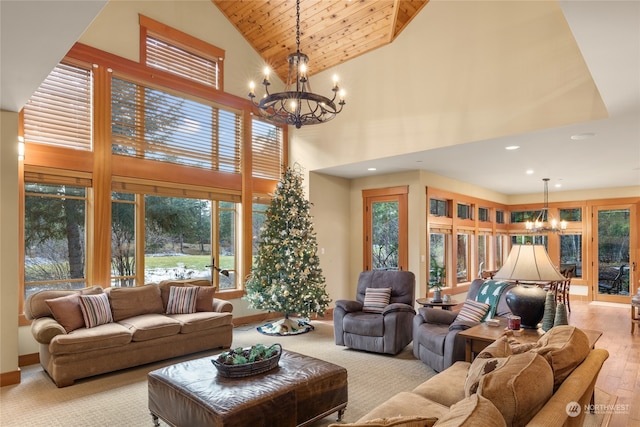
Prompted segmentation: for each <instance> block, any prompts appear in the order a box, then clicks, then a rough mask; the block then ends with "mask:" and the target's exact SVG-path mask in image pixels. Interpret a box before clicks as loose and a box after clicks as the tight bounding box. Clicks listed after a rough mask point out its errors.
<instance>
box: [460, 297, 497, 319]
mask: <svg viewBox="0 0 640 427" xmlns="http://www.w3.org/2000/svg"><path fill="white" fill-rule="evenodd" d="M489 307H491V306H490V305H489V304H486V303H484V302H480V301H474V300H471V299H468V300H466V301H465V302H464V304H463V305H462V308H461V309H460V312H459V313H458V317H456V320H465V321H468V322H479V321H480V320H482V318H483V317H484V315H485V314H487V312H488V311H489Z"/></svg>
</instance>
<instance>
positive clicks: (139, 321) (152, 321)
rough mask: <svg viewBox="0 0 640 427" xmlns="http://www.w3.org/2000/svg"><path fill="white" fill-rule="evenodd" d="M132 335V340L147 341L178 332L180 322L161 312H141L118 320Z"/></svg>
mask: <svg viewBox="0 0 640 427" xmlns="http://www.w3.org/2000/svg"><path fill="white" fill-rule="evenodd" d="M118 323H120V324H121V325H122V326H124V327H125V328H127V329H128V330H129V332H131V334H132V335H133V337H132V339H131V340H132V341H148V340H152V339H156V338H162V337H168V336H171V335H175V334H177V333H179V332H180V327H181V326H182V325H181V324H180V322H178V321H177V320H175V319H172V318H171V317H169V316H165V315H162V314H141V315H140V316H133V317H127V318H126V319H123V320H121V321H119V322H118Z"/></svg>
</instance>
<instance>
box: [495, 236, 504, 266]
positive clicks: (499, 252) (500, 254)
mask: <svg viewBox="0 0 640 427" xmlns="http://www.w3.org/2000/svg"><path fill="white" fill-rule="evenodd" d="M503 242H504V237H503V236H502V235H501V234H498V235H497V236H496V270H500V268H501V267H502V260H503V259H504V244H503Z"/></svg>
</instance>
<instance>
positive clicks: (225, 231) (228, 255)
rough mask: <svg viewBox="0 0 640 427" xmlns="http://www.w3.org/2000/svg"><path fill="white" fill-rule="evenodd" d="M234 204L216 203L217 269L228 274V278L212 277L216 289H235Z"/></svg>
mask: <svg viewBox="0 0 640 427" xmlns="http://www.w3.org/2000/svg"><path fill="white" fill-rule="evenodd" d="M236 206H237V205H236V203H231V202H218V221H217V222H218V227H217V231H218V257H217V259H218V267H220V268H221V269H223V270H227V271H228V272H229V276H225V275H222V274H218V275H217V277H215V276H216V275H214V280H213V283H214V285H215V284H216V283H217V285H218V289H221V290H222V289H235V288H236V277H237V268H236V263H237V259H238V258H237V257H238V251H237V241H236V236H237V232H236V229H237V226H236V224H237V222H238V212H237V209H236Z"/></svg>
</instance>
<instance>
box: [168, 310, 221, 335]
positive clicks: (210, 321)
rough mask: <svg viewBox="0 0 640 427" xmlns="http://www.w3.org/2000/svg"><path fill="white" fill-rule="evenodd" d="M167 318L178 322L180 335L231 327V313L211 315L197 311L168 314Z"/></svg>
mask: <svg viewBox="0 0 640 427" xmlns="http://www.w3.org/2000/svg"><path fill="white" fill-rule="evenodd" d="M167 316H168V317H170V318H172V319H174V320H177V321H178V322H180V325H181V327H180V333H182V334H191V333H193V332H199V331H203V330H205V329H215V328H219V327H220V326H224V325H231V324H232V319H233V316H232V315H231V313H213V312H207V311H198V312H196V313H191V314H168V315H167Z"/></svg>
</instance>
